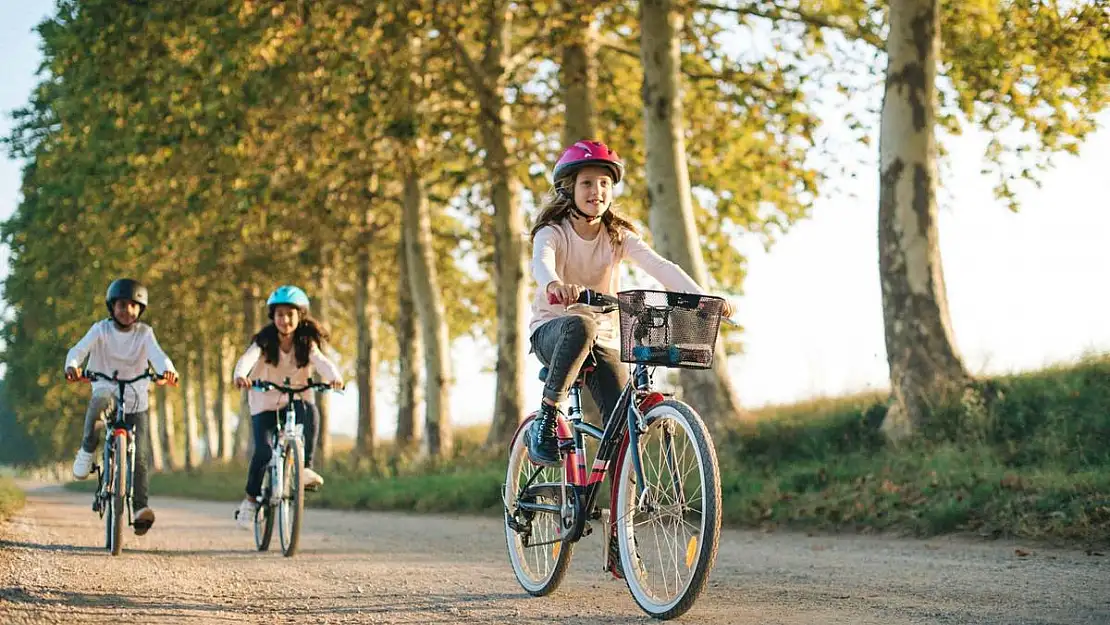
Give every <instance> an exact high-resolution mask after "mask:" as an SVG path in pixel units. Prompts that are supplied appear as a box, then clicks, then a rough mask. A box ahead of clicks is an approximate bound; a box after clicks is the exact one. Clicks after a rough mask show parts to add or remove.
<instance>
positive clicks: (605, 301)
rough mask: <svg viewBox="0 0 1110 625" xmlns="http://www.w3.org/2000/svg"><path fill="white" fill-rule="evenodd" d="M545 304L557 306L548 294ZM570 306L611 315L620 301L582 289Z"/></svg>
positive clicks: (737, 325) (726, 322)
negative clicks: (587, 308) (596, 310)
mask: <svg viewBox="0 0 1110 625" xmlns="http://www.w3.org/2000/svg"><path fill="white" fill-rule="evenodd" d="M547 303H549V304H558V303H559V302H558V301H557V300H556V299H555V296H554V295H553V294H551V293H548V294H547ZM570 305H571V306H575V305H578V306H586V307H589V308H594V309H599V310H600V312H602V313H611V312H613V311H614V310H619V309H620V300H619V299H617V298H616V297H613V296H612V295H606V294H605V293H598V292H597V291H594V290H592V289H582V291H581V292H580V293H579V294H578V299H577V300H575V301H574V302H573V303H572V304H570ZM721 321H722V322H723V323H725V324H727V325H730V326H735V327H739V326H740V324H739V323H738V322H736V321H733V320H732V319H731V318H729V317H724V316H722V317H721Z"/></svg>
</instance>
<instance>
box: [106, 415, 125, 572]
mask: <svg viewBox="0 0 1110 625" xmlns="http://www.w3.org/2000/svg"><path fill="white" fill-rule="evenodd" d="M112 456H113V458H112V466H111V468H110V469H109V470H110V471H111V473H112V475H113V478H112V482H113V484H112V489H111V492H110V493H109V495H108V515H107V518H108V521H107V522H108V524H109V529H108V551H110V552H111V553H112V555H114V556H118V555H119V554H120V552H122V551H123V509H124V504H125V501H124V499H125V498H126V496H127V437H126V436H116V437H114V438H113V439H112Z"/></svg>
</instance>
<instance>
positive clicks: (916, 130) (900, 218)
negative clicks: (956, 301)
mask: <svg viewBox="0 0 1110 625" xmlns="http://www.w3.org/2000/svg"><path fill="white" fill-rule="evenodd" d="M939 48H940V22H939V2H938V0H892V2H891V4H890V34H889V35H888V36H887V57H888V61H887V79H886V89H885V93H884V96H883V110H882V126H881V130H880V134H879V160H880V167H881V175H880V183H879V185H880V193H879V273H880V275H881V279H882V294H883V320H884V325H885V327H886V346H887V360H888V363H889V365H890V382H891V390H892V392H893V395H894V400H895V401H894V403H893V404H892V406H891V409H890V410H889V411H888V413H887V416H886V419H885V420H884V422H883V428H884V430H885V431H886V432H887V433H888V435H890V436H891V437H893V438H902V437H904V436H906V435H908V434H909V433H911V432H913V431H915V430H917V429H918V428H920V426H921V425H922V424H923V423H925V422H926V421H927V419H928V417H927V414H928V411H929V407H930V404H931V403H932V402H936V401H943V400H944V399H945V398H950V397H952V396H953V394H954V393H959V392H960V391H961V389H962V387H963V386H964V385H965V384H966V383H967V381H968V379H969V376H968V373H967V370H966V369H965V368H964V366H963V362H962V361H961V359H960V355H959V353H958V352H957V351H956V348H955V341H954V340H953V337H952V327H951V321H950V320H949V316H948V300H947V297H946V294H945V289H944V272H943V269H942V267H941V260H940V245H939V233H938V231H937V202H936V171H937V167H936V139H935V132H936V130H935V128H936V87H935V83H936V66H937V53H938V50H939Z"/></svg>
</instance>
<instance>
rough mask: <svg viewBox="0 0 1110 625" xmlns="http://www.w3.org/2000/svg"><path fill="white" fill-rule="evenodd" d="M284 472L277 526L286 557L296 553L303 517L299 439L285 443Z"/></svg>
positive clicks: (301, 458)
mask: <svg viewBox="0 0 1110 625" xmlns="http://www.w3.org/2000/svg"><path fill="white" fill-rule="evenodd" d="M284 473H285V479H284V480H283V483H282V491H281V500H280V501H279V503H278V527H279V534H280V535H281V553H282V555H284V556H285V557H287V558H288V557H292V556H293V555H295V554H296V553H297V543H298V542H299V541H300V537H301V520H302V518H303V517H304V452H303V450H302V448H301V441H299V440H292V441H287V442H286V443H285V471H284Z"/></svg>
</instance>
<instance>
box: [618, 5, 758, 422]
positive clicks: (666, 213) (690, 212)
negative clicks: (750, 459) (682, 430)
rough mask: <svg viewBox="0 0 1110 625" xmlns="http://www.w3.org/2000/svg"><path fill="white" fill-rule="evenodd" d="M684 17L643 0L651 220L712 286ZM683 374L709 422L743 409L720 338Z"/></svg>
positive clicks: (669, 248)
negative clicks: (689, 118)
mask: <svg viewBox="0 0 1110 625" xmlns="http://www.w3.org/2000/svg"><path fill="white" fill-rule="evenodd" d="M682 23H683V18H682V16H681V15H680V14H679V13H678V12H677V11H675V10H674V9H673V5H672V2H670V0H644V1H643V2H641V3H640V24H641V31H642V34H641V37H640V59H641V62H642V63H643V67H644V84H643V93H642V95H643V100H644V143H645V149H646V153H647V159H646V163H645V165H646V170H647V186H648V202H649V204H650V207H649V221H650V225H651V233H652V236H653V238H654V241H655V248H656V250H658V252H659V253H660V254H662V255H663V256H664V257H665V258H669V259H670V260H671V261H673V262H675V263H677V264H678V265H679V266H680V267H682V268H683V269H684V270H685V271H686V273H688V274H690V277H692V278H693V279H694V280H695V281H696V282H697V283H698V284H700V285H702V288H707V287H708V283H709V280H708V278H709V274H708V272H707V271H706V268H705V260H704V258H703V256H702V252H701V244H700V242H699V238H698V233H697V227H696V224H695V222H694V204H693V197H692V196H691V194H690V172H689V171H688V169H687V165H686V141H685V139H684V135H683V113H682V97H681V93H680V85H679V80H680V79H679V76H680V75H679V39H678V34H679V33H680V32H682ZM680 379H681V380H682V390H683V395H684V396H685V397H686V398H688V399H690V400H691V401H693V402H695V403H696V406H695V408H696V409H697V410H698V412H699V413H700V414H701V415H702V417H703V418H704V419H705V421H706V423H707V424H708V425H709V426H710V427H711V428H713V429H718V428H720V427H722V426H723V425H724V424H725V423H727V422H728V421H729V420H731V419H733V418H734V417H735V416H736V415H737V413H738V412H739V402H738V401H737V399H736V396H735V394H734V392H733V390H732V385H731V384H730V382H729V376H728V369H727V362H726V358H725V350H724V346H723V344H722V341H721V340H720V339H718V341H717V357H716V358H714V359H713V368H712V369H707V370H704V371H696V370H685V369H684V370H683V371H682V373H681V375H680Z"/></svg>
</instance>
